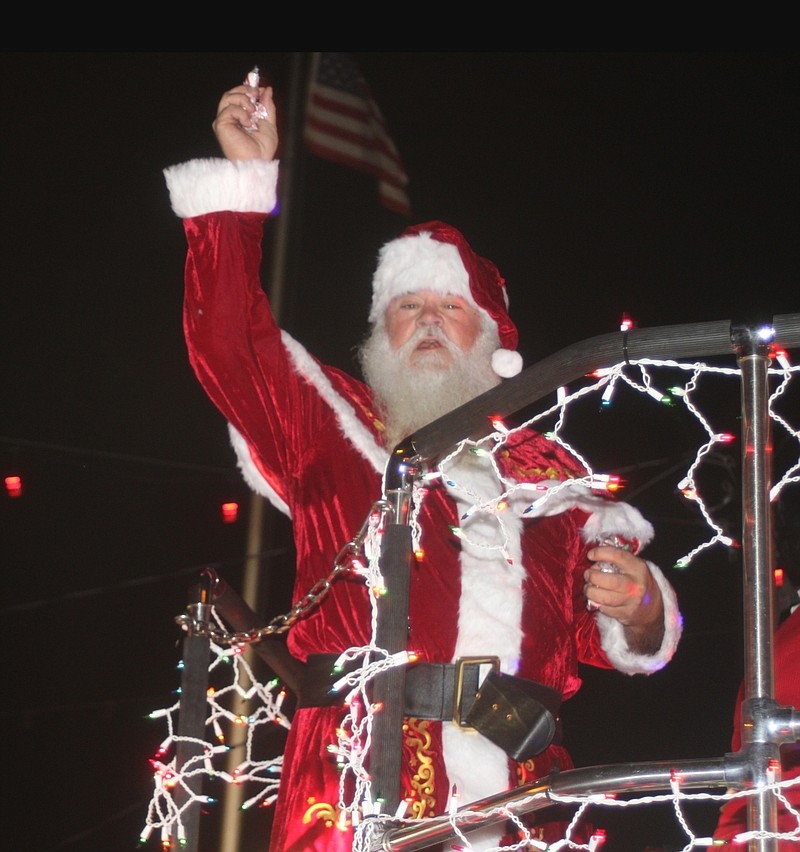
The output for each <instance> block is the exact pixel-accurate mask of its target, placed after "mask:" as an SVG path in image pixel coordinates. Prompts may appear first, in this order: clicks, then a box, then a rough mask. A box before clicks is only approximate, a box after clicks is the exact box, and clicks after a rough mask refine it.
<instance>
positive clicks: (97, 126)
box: [0, 51, 800, 852]
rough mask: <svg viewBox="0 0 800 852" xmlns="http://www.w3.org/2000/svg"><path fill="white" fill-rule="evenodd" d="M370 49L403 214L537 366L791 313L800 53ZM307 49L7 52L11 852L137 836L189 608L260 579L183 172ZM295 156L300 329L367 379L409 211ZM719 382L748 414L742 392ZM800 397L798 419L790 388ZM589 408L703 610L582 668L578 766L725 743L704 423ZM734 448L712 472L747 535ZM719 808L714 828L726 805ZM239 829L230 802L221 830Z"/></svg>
mask: <svg viewBox="0 0 800 852" xmlns="http://www.w3.org/2000/svg"><path fill="white" fill-rule="evenodd" d="M353 56H354V58H355V59H356V61H357V63H358V64H359V66H360V68H361V70H362V72H363V74H364V76H365V77H366V79H367V80H368V82H369V83H370V85H371V87H372V90H373V94H374V96H375V99H376V101H377V102H378V104H379V105H380V107H381V109H382V111H383V113H384V116H385V119H386V121H387V124H388V126H389V129H390V132H391V134H392V136H393V138H394V140H395V142H396V144H397V147H398V149H399V152H400V155H401V157H402V159H403V161H404V164H405V166H406V170H407V172H408V174H409V176H410V184H409V188H408V189H409V195H410V198H411V203H412V207H413V209H414V216H413V221H414V222H422V221H426V220H430V219H442V220H444V221H447V222H449V223H451V224H453V225H455V226H456V227H458V228H459V229H460V230H461V231H462V232H463V233H464V234H465V236H466V237H467V239H468V240H469V241H470V242H471V244H472V245H473V247H474V248H475V250H476V251H477V252H478V253H479V254H482V255H484V256H486V257H489V258H491V259H492V260H493V261H494V262H495V263H496V264H497V265H498V267H499V268H500V270H501V272H502V273H503V275H504V276H505V278H506V280H507V282H508V288H509V294H510V298H511V314H512V317H513V318H514V319H515V321H516V323H517V325H518V326H519V329H520V335H521V347H520V349H521V352H522V353H523V355H524V357H525V359H526V364H527V365H530V364H533V363H535V362H536V361H537V360H539V359H542V358H544V357H546V356H549V355H551V354H553V353H555V352H557V351H558V350H560V349H562V348H564V347H567V346H569V345H570V344H573V343H577V342H578V341H581V340H584V339H586V338H588V337H591V336H594V335H597V334H603V333H606V332H613V331H617V330H618V327H619V323H620V318H621V316H622V314H623V312H625V313H628V314H629V315H630V316H631V317H632V318H633V319H634V320H635V322H636V324H637V325H638V326H640V327H655V326H664V325H674V324H683V323H694V322H704V321H711V320H728V319H743V320H760V319H765V318H769V317H771V316H774V315H780V314H789V313H796V312H798V311H800V296H798V293H797V282H798V271H799V270H800V241H799V240H798V237H797V235H798V233H799V232H800V207H799V206H798V197H799V196H798V189H800V171H799V167H798V157H797V152H798V144H799V143H800V112H799V110H798V106H799V102H798V91H800V54H797V53H791V54H789V53H726V52H713V53H667V52H662V53H635V52H623V53H579V52H576V53H499V52H497V53H488V52H487V53H380V52H368V53H358V54H353ZM291 58H292V55H291V54H289V53H268V52H266V53H265V52H260V51H255V52H250V53H248V52H240V53H5V54H2V56H0V81H2V82H1V83H0V85H2V97H1V98H0V103H2V104H3V109H4V114H5V127H6V130H5V132H4V156H3V157H2V166H1V167H2V170H3V174H2V186H3V196H4V205H3V211H4V217H3V227H2V230H1V231H0V233H2V240H3V251H2V256H3V260H4V264H3V266H4V278H5V282H4V286H3V288H2V319H3V333H2V336H0V347H1V348H2V357H1V358H0V371H1V372H0V377H1V378H2V398H3V406H2V425H0V464H2V467H3V475H4V476H5V475H7V474H9V473H16V474H19V475H21V476H22V477H23V483H24V492H23V495H22V497H21V498H19V499H16V500H11V499H8V498H6V497H5V495H3V499H2V500H0V523H1V524H2V527H1V529H2V542H3V554H4V559H3V567H4V575H5V578H6V586H5V594H4V596H3V604H2V608H3V620H4V625H5V627H6V630H7V631H8V635H9V636H10V638H11V647H10V651H11V653H10V654H8V655H6V660H7V666H8V667H10V668H7V669H6V678H5V681H6V690H5V694H6V699H5V702H4V708H3V717H4V731H5V739H6V742H7V743H10V746H11V754H10V756H7V759H6V766H7V767H8V768H9V769H10V770H11V771H10V772H8V773H7V782H8V783H10V784H12V785H13V786H14V791H13V793H12V802H11V806H10V807H9V806H7V808H6V811H7V813H9V814H11V820H10V824H9V825H8V826H7V828H6V832H5V834H6V839H7V842H9V843H10V844H11V848H26V849H31V850H36V852H56V850H58V852H62V850H63V852H73V850H74V852H77V850H81V852H117V851H118V850H119V852H123V850H129V849H133V848H134V847H135V845H136V842H137V838H138V833H139V830H140V828H141V827H142V826H143V824H144V817H145V812H146V807H147V802H148V800H149V797H150V792H151V785H152V782H151V773H150V766H149V764H148V758H149V757H151V756H152V754H153V752H154V749H155V748H156V747H157V746H158V744H159V743H160V741H161V740H162V739H163V737H164V735H165V731H164V728H163V727H162V726H160V724H159V723H158V722H153V721H150V720H148V719H147V718H146V716H147V714H148V713H149V711H150V710H153V709H156V708H158V707H162V706H164V705H166V704H169V703H171V702H172V700H173V698H174V691H175V689H176V688H177V686H178V683H179V675H178V672H177V671H176V664H177V662H178V661H179V659H180V643H181V632H180V630H179V628H178V627H177V625H176V624H175V616H177V615H179V614H180V613H182V612H183V610H184V607H185V604H186V600H187V590H188V588H189V586H190V585H191V584H192V583H193V582H194V581H195V580H196V579H197V576H198V574H199V572H200V570H201V569H202V568H203V567H206V566H215V567H216V568H217V569H218V570H219V571H220V573H221V574H222V575H223V577H225V579H226V580H228V581H229V582H230V583H231V585H233V586H234V587H236V586H238V585H239V584H240V583H241V580H242V560H243V555H244V553H245V549H246V514H247V505H248V491H247V488H246V486H245V485H244V484H243V482H242V481H241V479H240V477H239V475H238V472H237V470H236V466H235V462H234V458H233V454H232V451H231V449H230V447H229V444H228V439H227V431H226V427H225V423H224V421H223V419H222V417H221V415H219V414H218V413H217V411H216V410H215V409H214V408H213V406H212V405H211V404H210V402H208V401H207V399H206V397H205V396H204V394H203V392H202V390H201V389H200V387H199V384H198V383H197V382H196V380H195V379H194V376H193V374H192V372H191V369H190V367H189V365H188V362H187V358H186V353H185V346H184V342H183V337H182V330H181V298H182V294H181V291H182V269H183V263H184V254H185V243H184V238H183V232H182V228H181V224H180V222H179V221H178V220H177V219H176V218H175V216H174V215H173V214H172V212H171V211H170V209H169V203H168V199H167V193H166V189H165V186H164V181H163V177H162V174H161V170H162V169H163V168H164V167H166V166H169V165H173V164H175V163H178V162H181V161H184V160H187V159H190V158H192V157H207V156H215V155H216V154H217V149H216V143H215V140H214V138H213V134H212V131H211V121H212V119H213V116H214V113H215V109H216V104H217V102H218V100H219V97H220V95H221V94H222V92H223V91H224V90H225V89H227V88H229V87H232V86H234V85H238V84H239V83H240V82H241V81H242V80H243V78H244V75H245V74H246V73H247V72H248V71H249V70H250V69H251V68H252V67H253V65H258V66H259V67H260V68H261V69H262V73H264V75H265V76H268V77H269V79H270V80H271V81H272V82H273V84H274V85H275V88H276V96H277V98H278V103H279V115H280V116H281V121H287V120H288V116H289V114H290V108H289V89H290V82H291V81H290V76H291V67H292V63H291ZM279 156H280V157H281V159H284V160H288V159H289V158H291V157H294V163H295V165H296V169H295V172H296V179H295V182H294V183H293V185H292V186H291V187H290V188H287V189H286V191H287V193H288V192H289V190H291V193H292V194H291V200H292V205H291V206H292V210H293V214H294V216H293V225H292V230H291V231H290V234H291V237H290V245H289V248H288V250H289V259H290V263H289V267H288V270H287V279H286V282H285V296H284V306H283V312H282V313H283V317H282V321H283V324H284V326H285V327H286V328H287V329H288V330H289V331H290V332H291V333H292V334H293V335H294V336H295V337H296V338H298V339H299V340H300V341H302V342H303V343H304V344H306V345H307V347H308V348H309V349H310V350H311V351H312V352H314V354H316V355H318V356H319V357H320V358H322V359H323V360H325V361H327V362H328V363H332V364H335V365H337V366H340V367H343V368H345V369H348V370H353V369H355V366H354V358H353V354H352V353H353V347H354V346H355V345H356V344H357V343H358V342H359V341H360V339H361V337H362V336H363V334H364V332H365V331H366V313H367V304H368V298H369V293H370V278H371V275H372V271H373V269H374V266H375V259H376V255H377V251H378V248H379V247H380V245H381V244H382V243H383V242H385V241H386V240H388V239H391V238H392V237H394V236H396V235H397V233H399V231H400V230H401V229H402V228H403V227H404V226H405V225H406V224H410V223H407V222H405V221H403V220H402V219H400V218H398V217H397V216H395V215H393V214H390V213H388V212H387V211H384V210H383V209H382V208H381V207H380V206H379V203H378V197H377V187H376V183H375V181H374V180H373V179H372V178H369V177H368V176H365V175H362V174H359V173H356V172H354V171H352V170H350V169H346V168H344V167H342V166H339V165H336V164H332V163H329V162H326V161H323V160H319V159H315V158H312V157H308V156H307V155H305V154H304V153H303V152H302V150H300V149H297V150H296V151H288V150H286V148H285V146H282V149H281V150H280V151H279ZM284 204H286V201H285V200H284ZM274 234H275V229H274V226H273V225H272V224H271V225H270V226H269V227H268V229H267V234H266V237H265V249H266V251H267V254H269V248H270V245H271V241H272V240H273V239H274ZM730 363H733V361H732V359H730ZM708 399H709V404H710V406H711V410H712V411H713V412H714V417H715V422H716V421H719V423H720V428H721V429H724V428H728V429H729V430H731V431H735V429H736V424H737V422H738V421H737V416H738V405H739V398H738V389H737V387H736V383H735V382H730V381H729V382H728V384H727V385H725V386H723V388H722V389H721V390H720V389H719V387H717V386H714V387H712V388H710V389H709V397H708ZM788 405H789V409H788V410H789V411H793V412H794V413H795V414H797V413H798V411H800V407H799V406H798V405H797V397H796V396H795V397H794V401H793V402H792V401H791V400H790V402H789V403H788ZM637 406H638V407H637ZM642 406H644V407H645V408H647V413H642ZM798 419H799V418H798V417H795V419H794V423H795V424H797V422H798ZM687 424H688V425H687ZM575 429H576V432H575V434H576V435H577V436H579V437H580V438H581V440H582V441H583V442H584V443H583V444H582V448H583V449H584V450H585V451H586V452H587V454H588V456H589V457H590V459H592V460H593V461H596V463H597V464H598V465H600V466H603V467H604V468H605V469H607V470H609V471H612V470H619V471H620V472H622V473H623V474H624V475H625V476H626V478H627V479H629V486H630V491H629V494H628V495H627V496H628V499H630V500H631V502H634V503H635V504H636V505H637V506H639V507H640V508H641V509H642V510H643V512H644V513H645V514H646V515H647V516H648V517H649V518H650V519H651V520H652V521H653V523H654V525H655V527H656V541H655V542H654V544H653V545H652V546H651V549H650V551H649V552H648V554H647V555H648V556H650V558H652V559H653V560H654V561H656V562H657V563H658V564H660V565H661V566H662V567H664V568H665V569H666V570H667V573H668V575H669V578H670V580H672V581H673V583H674V585H675V586H676V588H677V590H678V593H679V596H680V598H681V605H682V608H683V611H684V615H685V618H686V630H685V638H684V641H683V643H682V645H681V647H680V649H679V651H678V654H677V655H676V657H675V659H674V660H673V662H672V663H671V665H670V666H668V667H667V668H666V669H665V670H663V671H662V672H660V673H658V674H656V675H653V676H652V677H650V678H647V679H635V678H625V677H624V676H622V675H619V674H618V673H616V672H596V671H586V672H585V673H584V674H585V686H584V689H583V690H582V692H581V693H580V694H579V696H578V697H576V698H575V699H573V701H571V702H570V703H569V705H568V706H567V709H566V711H565V716H566V720H567V730H568V743H569V744H570V745H571V747H572V749H573V752H574V755H575V758H576V761H577V762H578V763H581V764H584V765H590V764H596V763H617V762H622V761H629V760H630V761H640V760H656V759H658V760H661V759H680V758H693V757H713V756H719V755H721V754H722V753H724V752H725V751H726V749H727V747H728V743H729V739H730V733H731V727H730V719H731V716H732V709H733V700H734V696H735V693H736V688H737V686H738V682H739V679H740V678H741V674H742V650H741V648H742V636H741V633H742V628H741V608H742V590H741V568H740V565H739V559H738V555H737V553H736V552H727V551H725V550H724V549H723V548H719V547H718V548H715V549H712V550H711V551H709V552H708V553H706V554H704V555H703V556H702V557H701V558H699V559H698V560H697V561H696V563H694V564H693V565H692V566H690V568H689V569H687V570H686V571H685V572H678V571H675V570H674V569H672V567H671V566H672V565H673V564H674V561H675V560H676V558H678V557H679V556H681V555H683V554H684V553H685V552H686V551H687V550H688V549H689V548H690V547H691V546H693V544H694V543H696V542H697V541H698V540H699V537H702V535H703V531H702V529H700V528H699V526H698V524H697V515H696V513H695V512H693V510H692V508H691V507H687V506H686V505H685V503H684V502H682V501H681V500H680V498H679V497H678V496H677V495H676V493H675V484H676V481H677V480H678V479H679V478H680V472H679V467H680V463H681V462H682V460H684V459H685V457H686V453H687V452H688V451H689V450H690V449H692V448H696V446H697V434H698V433H697V429H696V427H695V426H693V425H692V424H690V423H688V421H687V420H686V418H685V416H683V415H681V414H680V413H679V412H677V411H674V410H668V411H660V412H657V413H652V409H651V407H650V405H649V404H648V403H647V402H641V401H637V400H634V401H631V400H627V399H625V398H623V399H621V400H620V402H619V405H618V406H617V407H616V408H614V409H613V411H611V412H603V413H602V415H601V414H600V413H599V410H598V406H597V405H596V401H595V404H594V405H588V406H585V407H584V408H582V409H581V412H580V418H579V419H578V422H576V424H575ZM776 449H777V450H778V451H779V452H778V456H779V459H780V460H781V461H782V460H783V459H784V456H783V455H782V452H783V450H784V448H783V446H782V445H780V446H776ZM737 452H738V448H733V449H731V451H730V454H729V455H727V456H726V455H725V454H722V455H720V456H718V457H715V458H714V459H713V460H710V461H709V464H708V465H707V468H706V477H707V483H708V488H709V493H710V494H711V495H712V497H713V500H714V503H715V506H716V508H717V512H718V515H717V517H718V518H719V519H720V520H721V521H722V522H723V523H724V524H725V525H726V526H730V527H731V528H732V529H734V530H735V529H736V525H737V524H738V523H739V507H738V500H739V497H738V491H737V489H738V481H739V470H738V467H739V465H738V459H737ZM787 452H790V451H789V450H787ZM795 457H796V452H795ZM794 487H795V488H797V486H794ZM376 496H377V495H376ZM228 499H233V500H239V501H240V502H241V504H242V518H241V519H240V521H239V522H238V523H236V524H232V525H226V524H223V523H222V521H221V520H220V516H219V505H220V503H221V502H222V501H223V500H228ZM795 499H796V498H795ZM267 527H268V529H267V533H266V535H265V541H266V542H267V544H266V545H265V548H267V549H268V550H269V553H268V554H267V555H266V556H265V558H264V560H263V564H264V569H265V578H264V583H263V590H264V601H263V604H262V606H261V607H260V612H261V613H262V614H263V615H264V618H265V621H266V620H268V618H269V617H271V616H272V615H274V614H276V613H278V612H282V611H284V610H285V609H286V608H287V594H288V589H289V584H290V582H291V564H292V561H291V560H292V554H291V549H290V547H289V546H288V544H287V541H288V539H287V527H286V525H285V524H284V522H283V520H282V519H281V518H280V517H278V516H275V517H272V515H271V513H270V516H269V521H268V524H267ZM343 544H344V542H343ZM794 547H795V548H796V545H795V546H794ZM784 553H785V554H787V555H788V554H789V553H794V550H793V549H792V545H791V544H787V545H784V547H783V551H782V553H781V555H783V554H784ZM690 812H691V809H690ZM626 818H627V819H630V822H629V823H627V824H626V825H625V827H624V828H618V827H617V826H616V822H617V821H618V820H619V821H620V822H621V818H620V817H618V816H617V815H616V814H615V815H613V819H612V820H611V822H610V824H609V825H610V832H611V834H612V836H613V837H614V838H615V845H614V846H611V845H610V844H609V846H608V847H607V848H609V849H612V848H613V849H620V850H627V849H630V850H631V852H633V850H643V849H644V848H645V847H647V846H650V847H653V848H657V849H663V850H664V852H667V850H672V849H679V848H680V847H681V846H682V845H683V843H684V839H683V835H681V834H680V832H679V831H678V829H677V825H676V823H675V819H674V817H673V816H671V815H670V814H669V812H668V811H660V810H658V809H655V810H654V811H653V812H652V813H651V814H650V815H649V816H648V817H647V818H646V819H643V818H642V817H640V816H635V815H634V816H631V817H627V816H626ZM696 819H697V824H696V827H697V830H698V833H703V832H707V833H710V831H711V830H712V828H713V823H714V816H713V813H711V812H710V810H709V809H708V808H704V807H699V808H697V812H696ZM268 821H269V815H268V814H266V813H263V812H261V813H256V814H248V815H247V820H246V833H245V837H244V839H243V841H242V845H241V852H251V850H253V852H255V850H263V849H265V847H266V836H267V833H268ZM216 824H217V815H216V814H215V812H214V811H213V809H212V812H211V813H210V814H209V815H208V817H207V820H206V822H205V823H204V825H207V826H208V827H207V829H206V830H205V834H204V837H203V844H204V845H203V847H202V848H203V849H204V850H211V849H214V848H215V842H216V838H215V836H214V834H215V830H216V828H215V826H216ZM9 832H10V837H9ZM614 832H616V834H615V833H614ZM623 838H624V839H623ZM148 848H153V849H156V848H158V844H157V842H156V841H155V840H153V841H151V845H150V846H149V847H148Z"/></svg>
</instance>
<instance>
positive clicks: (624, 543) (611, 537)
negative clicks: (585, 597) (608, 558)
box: [586, 533, 640, 612]
mask: <svg viewBox="0 0 800 852" xmlns="http://www.w3.org/2000/svg"><path fill="white" fill-rule="evenodd" d="M594 543H595V544H596V545H597V546H599V547H618V548H619V549H620V550H627V551H628V552H629V553H634V554H635V553H638V552H639V547H640V543H639V540H638V539H636V538H631V539H628V538H623V537H622V536H620V535H616V534H615V533H600V535H598V536H597V538H596V539H595V540H594ZM594 567H595V568H599V569H600V570H601V571H602V572H603V573H604V574H619V568H617V566H616V565H613V564H612V563H611V562H595V563H594ZM586 608H587V609H588V610H591V611H592V612H593V611H595V610H597V609H599V608H600V607H599V606H598V605H597V604H596V603H594V601H586Z"/></svg>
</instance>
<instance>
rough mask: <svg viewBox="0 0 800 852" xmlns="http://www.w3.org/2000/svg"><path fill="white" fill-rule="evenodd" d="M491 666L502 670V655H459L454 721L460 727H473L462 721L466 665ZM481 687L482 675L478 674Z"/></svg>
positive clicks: (456, 664) (497, 670) (454, 698)
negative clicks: (462, 694) (462, 698)
mask: <svg viewBox="0 0 800 852" xmlns="http://www.w3.org/2000/svg"><path fill="white" fill-rule="evenodd" d="M466 665H477V666H491V667H492V669H493V670H494V671H496V672H499V671H500V657H459V658H458V659H457V660H456V662H455V666H456V684H455V694H454V695H453V721H454V722H455V723H456V725H458V726H459V728H471V727H472V725H467V724H465V723H464V722H462V721H461V692H462V690H463V688H464V666H466ZM478 678H479V682H478V686H479V687H480V675H479V676H478Z"/></svg>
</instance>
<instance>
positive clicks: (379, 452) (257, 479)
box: [228, 331, 389, 517]
mask: <svg viewBox="0 0 800 852" xmlns="http://www.w3.org/2000/svg"><path fill="white" fill-rule="evenodd" d="M281 342H282V343H283V346H284V348H285V349H286V352H287V353H288V355H289V358H290V359H291V361H292V364H293V365H294V367H295V370H296V372H297V373H298V374H299V375H301V376H302V377H303V378H304V379H305V380H306V381H307V382H308V383H309V384H311V385H313V386H314V387H315V388H316V390H317V392H318V393H319V395H320V396H321V397H322V399H323V400H325V402H327V403H328V405H329V406H330V407H331V408H332V409H333V412H334V414H335V415H336V420H337V421H338V423H339V428H340V429H341V431H342V434H343V435H344V436H345V438H347V440H348V441H350V443H351V444H352V445H353V446H354V447H355V448H356V449H357V450H358V451H359V452H360V453H361V455H363V456H364V458H365V459H366V460H367V461H368V462H369V463H370V465H371V466H372V468H373V469H374V470H375V471H376V473H383V471H384V468H385V467H386V462H387V461H388V460H389V454H388V453H387V452H386V450H385V449H383V447H381V446H379V445H378V444H377V443H376V442H375V439H374V438H373V437H372V433H371V432H370V431H369V429H367V427H366V426H364V424H363V423H362V422H361V421H360V420H359V419H358V417H357V416H356V413H355V411H354V410H353V408H352V406H351V405H350V403H349V402H347V400H345V399H344V398H343V397H342V396H340V395H339V394H338V393H337V392H336V390H335V389H334V387H333V385H332V384H331V383H330V381H329V380H328V377H327V376H326V375H325V373H324V372H323V371H322V369H321V367H320V366H319V363H318V362H317V361H316V360H315V359H314V358H312V357H311V355H310V354H309V353H308V350H306V349H305V347H303V346H302V345H301V344H300V343H298V342H297V341H296V340H295V339H294V338H293V337H292V336H291V335H290V334H288V333H287V332H285V331H281ZM228 430H229V432H230V437H231V444H232V446H233V449H234V451H235V452H236V457H237V460H238V462H239V470H241V472H242V476H243V477H244V480H245V482H247V484H248V485H249V486H250V487H251V488H252V489H253V491H255V492H256V494H260V495H261V496H262V497H266V498H267V500H269V501H270V503H272V505H273V506H275V508H276V509H278V510H279V511H281V512H283V514H284V515H286V516H287V517H291V511H290V510H289V507H288V506H287V505H286V503H285V502H284V501H283V500H282V499H281V498H280V497H279V496H278V494H277V493H276V492H275V490H274V489H273V488H272V486H271V485H270V484H269V483H268V482H267V480H266V479H264V477H263V476H262V474H261V472H260V471H259V470H258V468H257V467H256V465H255V464H254V463H253V459H252V456H251V455H250V449H249V447H248V446H247V442H246V441H245V440H244V438H243V437H242V436H241V435H240V434H239V432H237V431H236V429H234V427H233V426H231V425H230V424H228Z"/></svg>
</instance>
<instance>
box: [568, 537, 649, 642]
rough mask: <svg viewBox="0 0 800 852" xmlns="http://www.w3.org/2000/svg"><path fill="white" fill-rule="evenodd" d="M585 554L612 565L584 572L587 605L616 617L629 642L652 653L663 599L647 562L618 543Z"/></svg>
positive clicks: (596, 548) (596, 560)
mask: <svg viewBox="0 0 800 852" xmlns="http://www.w3.org/2000/svg"><path fill="white" fill-rule="evenodd" d="M587 555H588V557H589V559H591V560H592V561H593V562H601V563H605V564H606V565H610V566H612V567H613V568H614V569H615V570H614V571H613V572H612V571H609V570H608V568H606V569H605V570H602V569H601V568H598V567H592V568H588V569H587V570H586V572H585V573H584V575H583V576H584V580H585V581H586V585H585V586H584V594H585V595H586V602H587V606H588V607H589V609H592V610H597V611H598V612H602V613H603V615H607V616H609V618H614V619H616V620H617V621H619V622H620V624H622V625H623V626H624V627H625V635H626V638H627V639H628V642H629V644H631V645H633V646H637V647H641V648H642V649H643V650H642V653H654V651H655V650H657V649H658V647H659V646H660V644H661V639H662V637H663V631H664V602H663V601H662V599H661V589H660V588H659V587H658V584H657V583H656V581H655V579H654V577H653V575H652V574H651V573H650V568H649V567H648V565H647V563H646V562H645V561H644V560H643V559H640V558H639V557H638V556H634V554H632V553H630V552H628V551H627V550H623V549H621V548H619V547H611V546H598V547H594V548H592V549H591V550H590V551H589V553H588V554H587ZM645 648H646V649H647V650H644V649H645Z"/></svg>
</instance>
